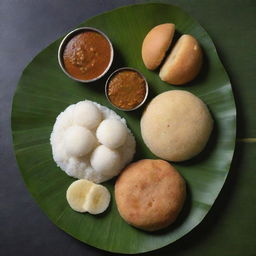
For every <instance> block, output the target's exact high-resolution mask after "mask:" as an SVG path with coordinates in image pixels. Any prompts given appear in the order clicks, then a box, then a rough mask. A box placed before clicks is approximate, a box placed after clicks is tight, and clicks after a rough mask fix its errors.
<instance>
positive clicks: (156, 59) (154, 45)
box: [142, 23, 175, 70]
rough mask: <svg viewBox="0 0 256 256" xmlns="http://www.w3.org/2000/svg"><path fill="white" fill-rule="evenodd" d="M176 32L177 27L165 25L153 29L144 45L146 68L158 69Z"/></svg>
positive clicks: (143, 52) (143, 54)
mask: <svg viewBox="0 0 256 256" xmlns="http://www.w3.org/2000/svg"><path fill="white" fill-rule="evenodd" d="M174 32H175V25H174V24H172V23H165V24H161V25H158V26H156V27H154V28H152V29H151V30H150V31H149V33H148V34H147V35H146V37H145V39H144V41H143V44H142V59H143V62H144V64H145V66H146V67H147V68H148V69H150V70H154V69H156V68H157V67H158V66H159V65H160V63H161V62H162V60H163V58H164V56H165V53H166V51H167V50H168V48H169V46H170V44H171V42H172V38H173V35H174Z"/></svg>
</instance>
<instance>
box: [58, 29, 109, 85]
mask: <svg viewBox="0 0 256 256" xmlns="http://www.w3.org/2000/svg"><path fill="white" fill-rule="evenodd" d="M86 31H95V32H98V33H99V34H101V35H102V36H103V37H104V38H106V39H107V41H108V42H109V45H110V51H111V55H110V60H109V64H108V66H107V68H106V69H105V70H104V72H103V73H101V74H100V75H99V76H97V77H95V78H93V79H89V80H81V79H77V78H75V77H73V76H72V75H70V74H69V73H68V72H67V71H66V69H65V67H64V64H63V52H64V49H65V47H66V45H67V43H68V42H69V41H70V40H71V39H72V38H73V37H74V36H75V35H78V34H79V33H82V32H86ZM113 58H114V49H113V45H112V43H111V41H110V39H109V38H108V37H107V36H106V35H105V34H104V33H103V32H102V31H100V30H98V29H96V28H92V27H81V28H77V29H74V30H72V31H71V32H69V33H68V34H67V35H66V36H65V37H64V38H63V40H62V41H61V43H60V46H59V49H58V61H59V65H60V67H61V69H62V71H63V72H64V73H65V74H66V75H67V76H68V77H70V78H71V79H73V80H75V81H78V82H82V83H90V82H94V81H96V80H98V79H100V78H101V77H103V76H104V75H105V74H106V73H107V72H108V70H109V68H110V67H111V65H112V62H113Z"/></svg>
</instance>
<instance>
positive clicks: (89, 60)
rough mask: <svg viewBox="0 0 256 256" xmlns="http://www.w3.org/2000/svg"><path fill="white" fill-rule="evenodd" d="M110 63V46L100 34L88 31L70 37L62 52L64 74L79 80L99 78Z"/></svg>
mask: <svg viewBox="0 0 256 256" xmlns="http://www.w3.org/2000/svg"><path fill="white" fill-rule="evenodd" d="M110 61H111V46H110V43H109V41H108V40H107V39H106V38H105V37H104V36H103V35H101V34H100V33H98V32H96V31H93V30H88V31H83V32H81V33H79V34H77V35H75V36H74V37H72V38H71V39H70V40H69V41H68V42H67V44H66V46H65V48H64V51H63V66H64V68H65V70H66V72H67V73H68V74H69V75H70V76H72V77H74V78H75V79H79V80H91V79H94V78H97V77H99V76H100V75H101V74H102V73H103V72H104V71H105V70H106V69H107V68H108V66H109V63H110Z"/></svg>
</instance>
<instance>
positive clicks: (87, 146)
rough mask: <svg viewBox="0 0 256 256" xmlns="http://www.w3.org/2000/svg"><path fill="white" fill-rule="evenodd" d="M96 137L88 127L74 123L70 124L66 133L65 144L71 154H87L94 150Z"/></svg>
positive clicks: (78, 155)
mask: <svg viewBox="0 0 256 256" xmlns="http://www.w3.org/2000/svg"><path fill="white" fill-rule="evenodd" d="M95 144H96V138H95V137H94V136H93V134H92V132H91V131H89V130H88V129H86V128H84V127H82V126H78V125H74V126H70V127H69V128H68V129H67V130H66V131H65V135H64V146H65V148H66V152H67V154H70V155H71V156H77V157H81V156H85V155H87V154H88V153H90V152H91V151H92V149H93V148H94V146H95Z"/></svg>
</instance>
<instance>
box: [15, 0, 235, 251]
mask: <svg viewBox="0 0 256 256" xmlns="http://www.w3.org/2000/svg"><path fill="white" fill-rule="evenodd" d="M166 22H171V23H175V24H176V31H177V33H176V35H177V36H176V37H178V36H180V35H181V34H185V33H187V34H192V35H194V36H195V37H196V38H197V39H198V40H199V42H200V44H201V46H202V48H203V51H204V65H203V69H202V71H201V73H200V75H199V76H198V77H197V78H196V79H195V80H194V81H192V82H191V83H189V84H188V85H186V86H182V87H175V86H171V85H169V84H166V83H164V82H162V81H161V80H160V79H159V77H158V72H151V71H148V70H147V69H146V68H145V67H144V65H143V62H142V59H141V44H142V41H143V39H144V37H145V35H146V34H147V32H148V31H149V30H150V29H151V28H152V27H154V26H155V25H157V24H161V23H166ZM80 26H92V27H95V28H98V29H100V30H102V31H103V32H105V33H106V34H107V35H108V36H109V38H110V39H111V41H112V43H113V45H114V50H115V57H114V63H113V65H112V68H111V70H110V71H109V72H108V74H107V75H105V76H104V77H103V78H102V79H100V80H99V81H97V82H93V83H91V84H82V83H78V82H74V81H72V80H71V79H70V78H68V77H67V76H66V75H65V74H64V73H63V72H62V70H61V69H60V67H59V65H58V61H57V50H58V46H59V44H60V42H61V39H62V38H61V39H59V40H57V41H55V42H54V43H52V44H51V45H50V46H49V47H47V48H46V49H45V50H43V51H42V52H41V53H40V54H39V55H37V56H36V57H35V58H34V60H33V61H32V62H31V63H30V64H29V65H28V66H27V68H26V69H25V70H24V72H23V74H22V77H21V79H20V82H19V84H18V87H17V90H16V93H15V96H14V99H13V108H12V132H13V144H14V149H15V154H16V158H17V162H18V165H19V167H20V171H21V173H22V176H23V178H24V181H25V183H26V186H27V188H28V190H29V191H30V193H31V194H32V195H33V197H34V198H35V200H36V202H37V203H38V204H39V206H40V207H41V208H42V210H43V211H44V212H45V213H46V214H47V216H48V217H49V219H50V220H51V221H52V222H53V223H54V224H55V225H57V226H58V227H59V228H60V229H62V230H64V231H65V232H67V233H68V234H70V235H71V236H73V237H75V238H76V239H79V240H80V241H82V242H85V243H87V244H89V245H91V246H94V247H97V248H100V249H103V250H106V251H111V252H120V253H130V254H132V253H141V252H147V251H151V250H155V249H158V248H161V247H163V246H165V245H168V244H170V243H172V242H174V241H175V240H177V239H179V238H181V237H182V236H184V235H185V234H187V233H188V232H190V231H191V230H192V229H193V228H194V227H195V226H197V225H198V224H199V223H200V222H201V221H202V219H203V218H204V217H205V215H206V214H207V212H208V211H209V210H210V208H211V206H212V205H213V203H214V201H215V200H216V198H217V196H218V194H219V192H220V190H221V188H222V186H223V184H224V182H225V179H226V177H227V174H228V171H229V168H230V164H231V161H232V156H233V152H234V147H235V136H236V122H235V121H236V108H235V103H234V98H233V93H232V88H231V84H230V81H229V78H228V76H227V73H226V71H225V69H224V67H223V65H222V63H221V61H220V59H219V57H218V55H217V52H216V49H215V47H214V44H213V42H212V40H211V38H210V36H209V35H208V34H207V32H206V31H205V30H204V29H203V28H202V27H201V26H200V24H199V23H198V22H197V21H195V20H194V19H193V18H192V17H190V16H189V15H188V14H186V13H185V12H184V11H182V10H181V9H180V8H178V7H176V6H172V5H167V4H160V3H156V4H153V3H150V4H140V5H132V6H127V7H123V8H120V9H116V10H113V11H111V12H107V13H104V14H101V15H99V16H96V17H94V18H92V19H90V20H87V21H85V22H84V23H82V24H80ZM72 29H73V28H70V30H72ZM122 66H130V67H134V68H137V69H138V70H140V71H141V72H142V73H143V74H144V75H145V76H146V78H147V80H148V83H149V87H150V94H149V99H148V102H149V100H150V99H151V98H152V97H154V96H156V95H157V94H159V93H161V92H164V91H167V90H172V89H177V88H178V89H181V90H188V91H191V92H192V93H194V94H195V95H197V96H199V97H200V98H201V99H202V100H203V101H204V102H205V103H206V104H207V105H208V107H209V109H210V111H211V113H212V115H213V117H214V120H215V126H214V131H213V134H212V136H211V138H210V141H209V143H208V144H207V147H206V149H205V150H204V151H203V152H202V153H201V154H200V155H199V156H197V157H195V158H194V159H192V160H190V161H186V162H183V163H177V164H175V167H176V168H177V169H178V170H179V171H180V172H181V174H182V175H183V176H184V178H185V179H186V182H187V187H188V199H187V201H186V203H185V207H184V209H183V211H182V213H181V215H180V216H179V218H178V220H177V221H176V222H175V223H174V224H173V225H171V226H170V227H169V228H167V229H165V230H162V231H158V232H153V233H149V232H144V231H141V230H138V229H136V228H133V227H131V226H129V225H128V224H127V223H126V222H125V221H124V220H122V218H121V217H120V216H119V214H118V211H117V208H116V204H115V200H114V194H113V189H114V182H115V179H113V180H111V181H108V182H106V183H105V184H104V185H106V186H107V187H108V189H109V190H110V191H111V194H112V201H111V205H110V207H109V208H108V210H107V211H106V212H105V213H104V214H101V215H99V216H93V215H90V214H81V213H77V212H75V211H73V210H72V209H71V208H70V207H69V205H68V203H67V201H66V197H65V193H66V190H67V188H68V186H69V185H70V184H71V182H72V181H74V179H73V178H71V177H69V176H67V175H66V174H65V173H64V172H63V171H61V170H60V169H59V168H58V167H57V166H56V164H55V162H54V161H53V159H52V153H51V146H50V143H49V138H50V134H51V130H52V127H53V124H54V122H55V118H56V116H57V115H58V114H59V113H60V112H61V111H63V110H64V109H65V108H66V107H67V106H68V105H70V104H72V103H76V102H78V101H80V100H84V99H89V100H93V101H96V102H98V103H100V104H102V105H105V106H107V107H109V108H112V109H113V107H112V106H111V105H110V104H109V103H108V101H107V99H106V97H105V95H104V85H105V81H106V79H107V76H108V75H109V74H110V73H111V72H112V71H113V70H115V69H116V68H119V67H122ZM144 107H145V105H144ZM114 110H115V111H116V112H117V113H118V114H119V115H120V116H122V117H124V118H125V119H126V120H127V122H128V126H129V127H130V129H131V130H132V131H133V133H134V135H135V138H136V141H137V151H136V155H135V159H134V160H139V159H142V158H156V157H155V156H154V155H153V154H152V153H151V152H150V151H149V150H148V149H147V148H146V146H145V144H144V143H143V140H142V138H141V134H140V126H139V121H140V117H141V114H142V111H143V107H142V108H141V109H139V110H136V111H133V112H122V111H119V110H116V109H114Z"/></svg>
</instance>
